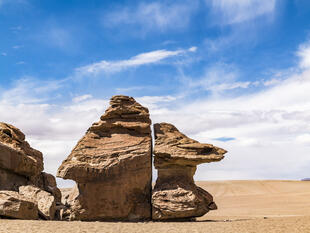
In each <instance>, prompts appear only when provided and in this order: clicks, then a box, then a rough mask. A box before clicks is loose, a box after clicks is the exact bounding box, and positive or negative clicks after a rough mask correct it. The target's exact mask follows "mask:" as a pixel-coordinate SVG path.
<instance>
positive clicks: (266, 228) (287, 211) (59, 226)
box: [0, 180, 310, 233]
mask: <svg viewBox="0 0 310 233" xmlns="http://www.w3.org/2000/svg"><path fill="white" fill-rule="evenodd" d="M197 184H198V185H199V186H201V187H203V188H205V189H206V190H208V191H209V192H210V193H212V194H213V196H214V198H215V201H216V203H217V205H218V208H219V209H218V210H216V211H213V212H210V213H208V214H206V215H205V216H203V217H201V218H198V219H197V222H166V223H162V222H147V223H118V222H116V223H112V222H56V221H49V222H47V221H23V220H4V219H3V220H0V232H26V233H28V232H42V233H47V232H52V233H55V232H68V233H71V232H170V233H173V232H176V233H183V232H231V233H241V232H264V233H269V232H279V233H282V232H290V233H291V232H305V233H307V232H310V182H309V181H272V180H270V181H258V180H256V181H206V182H197Z"/></svg>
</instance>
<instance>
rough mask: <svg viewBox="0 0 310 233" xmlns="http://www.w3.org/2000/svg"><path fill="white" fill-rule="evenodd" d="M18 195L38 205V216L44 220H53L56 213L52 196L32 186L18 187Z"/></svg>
mask: <svg viewBox="0 0 310 233" xmlns="http://www.w3.org/2000/svg"><path fill="white" fill-rule="evenodd" d="M19 194H21V195H23V196H24V197H27V198H28V199H31V200H33V202H34V203H37V204H38V210H39V215H40V217H41V218H43V219H46V220H53V219H54V217H55V211H56V202H55V198H54V196H53V195H52V194H50V193H48V192H46V191H44V190H42V189H39V188H38V187H35V186H33V185H27V186H20V187H19Z"/></svg>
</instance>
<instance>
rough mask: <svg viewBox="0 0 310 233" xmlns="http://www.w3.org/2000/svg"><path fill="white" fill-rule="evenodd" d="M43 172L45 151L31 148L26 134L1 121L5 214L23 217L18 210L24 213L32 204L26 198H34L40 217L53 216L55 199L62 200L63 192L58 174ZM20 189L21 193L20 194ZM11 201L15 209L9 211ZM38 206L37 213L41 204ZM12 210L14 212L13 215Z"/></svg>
mask: <svg viewBox="0 0 310 233" xmlns="http://www.w3.org/2000/svg"><path fill="white" fill-rule="evenodd" d="M42 171H43V155H42V153H41V152H40V151H38V150H35V149H33V148H32V147H30V145H29V143H28V142H27V141H25V135H24V134H23V133H22V132H21V131H20V130H19V129H17V128H16V127H14V126H12V125H9V124H6V123H1V122H0V190H6V191H3V192H8V193H6V195H4V194H3V195H2V196H1V197H0V202H1V201H3V203H4V205H2V206H0V212H1V211H2V215H5V213H8V215H7V217H13V218H15V217H16V216H17V217H16V218H22V217H21V216H23V213H21V215H18V213H17V212H16V211H18V210H20V211H21V212H23V211H24V209H23V208H26V207H25V206H27V205H28V206H30V204H27V202H25V201H24V199H23V197H25V198H26V199H27V200H28V201H29V200H32V201H33V202H34V203H35V205H36V206H37V205H39V209H40V213H41V214H40V217H42V218H44V219H53V218H54V215H55V202H56V203H57V202H58V203H60V202H61V193H60V190H59V189H58V188H57V186H56V180H55V177H54V176H52V175H51V174H48V173H45V172H42ZM25 187H28V188H25ZM10 191H15V192H10ZM18 191H19V192H20V193H17V192H18ZM10 195H12V196H11V197H10ZM27 197H28V198H27ZM29 197H30V198H31V199H29ZM1 198H4V199H3V200H2V199H1ZM18 200H20V201H18ZM51 200H53V201H51ZM10 201H12V208H13V209H12V210H11V209H9V211H8V209H7V207H8V206H7V205H9V204H10V203H11V202H10ZM3 208H4V209H3ZM36 208H37V210H36V211H37V212H38V207H36ZM10 211H11V212H12V213H13V214H10V213H11V212H10ZM14 211H15V212H14ZM36 215H38V213H37V214H36ZM14 216H15V217H14ZM30 216H33V215H30ZM36 218H37V217H36ZM24 219H27V217H26V218H24ZM31 219H33V218H32V217H31Z"/></svg>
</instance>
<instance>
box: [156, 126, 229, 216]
mask: <svg viewBox="0 0 310 233" xmlns="http://www.w3.org/2000/svg"><path fill="white" fill-rule="evenodd" d="M154 133H155V150H154V154H155V158H154V165H155V168H157V169H158V178H157V180H156V184H155V187H154V190H153V193H152V218H153V219H154V220H167V219H188V218H193V217H199V216H202V215H204V214H205V213H207V212H208V211H209V210H213V209H216V208H217V207H216V204H215V203H214V202H213V197H212V195H211V194H209V193H208V192H207V191H205V190H203V189H202V188H200V187H197V186H196V185H195V183H194V179H193V176H194V174H195V171H196V166H197V165H198V164H201V163H210V162H216V161H220V160H222V159H223V158H224V156H223V155H224V154H225V153H226V151H225V150H224V149H221V148H218V147H215V146H213V145H211V144H203V143H199V142H197V141H195V140H193V139H191V138H188V137H187V136H185V135H184V134H182V133H181V132H179V131H178V129H177V128H176V127H175V126H173V125H171V124H168V123H161V124H155V125H154Z"/></svg>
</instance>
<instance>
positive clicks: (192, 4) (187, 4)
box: [103, 0, 198, 32]
mask: <svg viewBox="0 0 310 233" xmlns="http://www.w3.org/2000/svg"><path fill="white" fill-rule="evenodd" d="M197 6H198V1H196V0H191V1H179V2H173V3H172V4H169V3H167V2H148V3H146V2H143V3H140V4H139V5H138V6H137V7H135V8H128V7H122V8H119V9H116V10H115V11H113V12H110V13H107V14H106V15H105V17H104V20H103V22H104V25H105V26H106V27H111V28H112V27H115V26H126V25H133V26H135V27H134V29H135V30H137V28H139V29H140V30H141V31H142V32H148V31H153V30H155V31H158V30H159V31H167V30H169V31H171V30H178V29H183V28H185V27H187V26H188V24H189V22H190V19H191V14H192V13H193V12H194V10H195V9H197Z"/></svg>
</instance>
